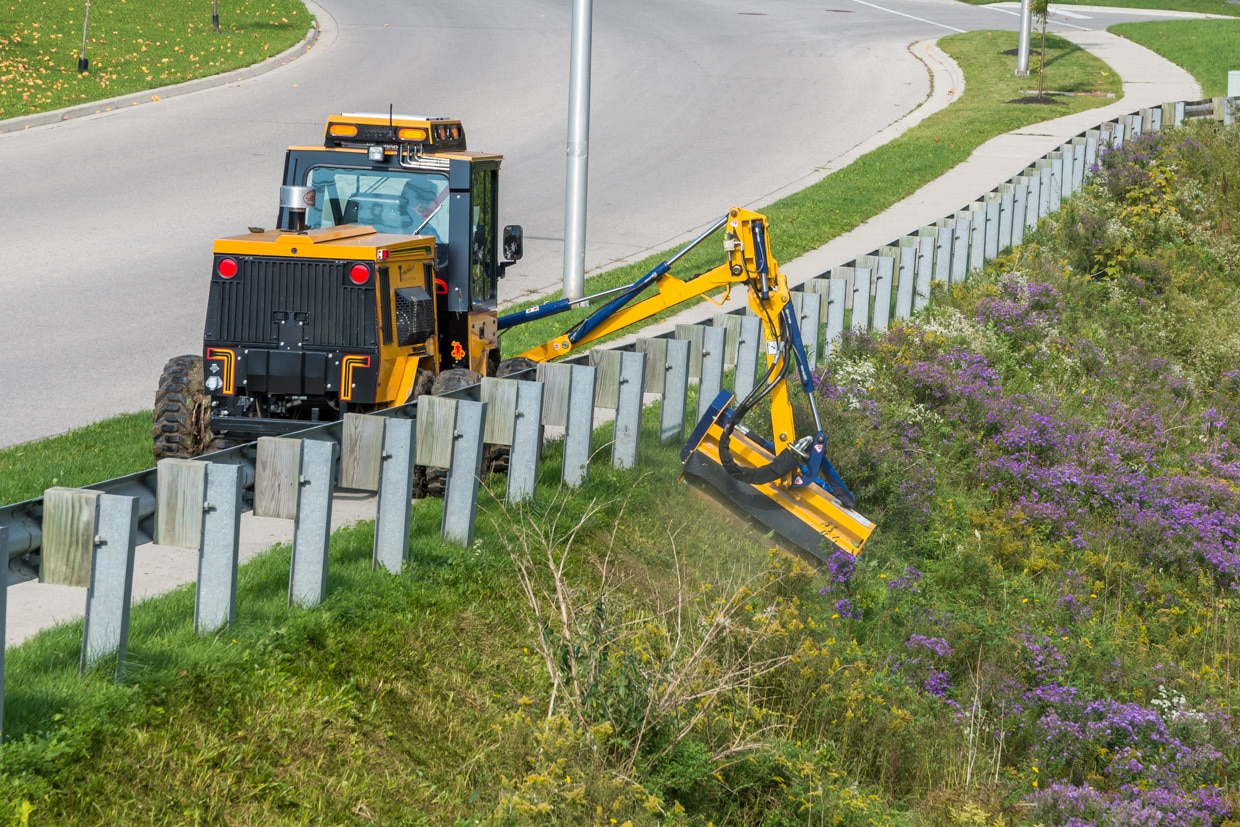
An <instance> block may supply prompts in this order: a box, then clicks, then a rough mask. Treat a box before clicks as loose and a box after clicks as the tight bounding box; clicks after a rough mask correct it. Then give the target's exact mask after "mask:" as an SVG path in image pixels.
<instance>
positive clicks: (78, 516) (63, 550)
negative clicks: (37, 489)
mask: <svg viewBox="0 0 1240 827" xmlns="http://www.w3.org/2000/svg"><path fill="white" fill-rule="evenodd" d="M98 508H99V492H98V491H87V490H85V489H82V488H61V487H56V488H49V489H47V491H45V492H43V547H42V553H41V554H40V557H39V582H41V583H52V584H55V585H58V586H79V587H86V586H89V585H90V567H91V561H92V559H93V554H94V547H95V546H94V538H95V517H96V514H97V513H98Z"/></svg>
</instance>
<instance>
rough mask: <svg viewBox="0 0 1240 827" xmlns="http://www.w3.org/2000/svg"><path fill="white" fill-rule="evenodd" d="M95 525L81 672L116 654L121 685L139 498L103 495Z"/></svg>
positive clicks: (117, 675) (99, 501)
mask: <svg viewBox="0 0 1240 827" xmlns="http://www.w3.org/2000/svg"><path fill="white" fill-rule="evenodd" d="M94 522H95V536H94V537H93V538H92V545H93V547H94V548H93V550H92V554H91V557H92V560H91V570H90V585H89V586H88V587H87V590H86V621H85V623H84V625H83V631H82V661H81V665H80V670H81V671H82V672H85V671H86V670H87V669H88V668H90V667H91V666H93V665H94V664H96V663H98V662H99V661H100V660H101V659H102V658H104V657H107V656H108V655H111V654H115V655H116V679H117V680H120V679H121V676H122V675H123V674H124V672H125V651H126V649H127V647H128V645H129V604H130V598H131V596H132V595H133V550H134V546H135V545H136V544H137V539H138V498H137V497H123V496H119V495H117V494H100V495H99V499H98V512H97V515H96V517H95V520H94Z"/></svg>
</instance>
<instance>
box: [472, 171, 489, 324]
mask: <svg viewBox="0 0 1240 827" xmlns="http://www.w3.org/2000/svg"><path fill="white" fill-rule="evenodd" d="M495 179H496V170H494V169H475V170H474V171H473V187H472V189H473V212H472V215H471V216H470V243H469V248H470V251H469V282H470V285H469V287H470V292H471V293H472V294H473V300H474V304H478V303H480V302H493V301H494V300H495V292H496V291H495V282H496V274H495V221H496V210H495V196H496V182H495Z"/></svg>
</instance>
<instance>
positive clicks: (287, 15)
mask: <svg viewBox="0 0 1240 827" xmlns="http://www.w3.org/2000/svg"><path fill="white" fill-rule="evenodd" d="M218 8H219V18H220V30H219V31H218V32H216V31H215V30H214V28H213V26H212V21H211V4H210V3H207V2H198V3H164V2H158V0H115V2H114V1H113V0H109V2H106V3H95V4H93V5H92V6H91V9H90V19H89V25H87V26H86V57H87V59H88V60H89V61H90V65H89V69H88V71H86V72H81V73H79V72H78V57H79V56H80V54H81V49H82V29H83V24H84V23H85V22H86V20H85V17H86V6H85V4H84V3H83V2H82V0H3V2H0V119H4V118H16V117H19V116H21V115H32V114H35V113H38V112H48V111H51V110H54V109H61V108H64V107H66V106H74V105H78V104H83V103H89V102H91V101H99V100H105V99H107V98H112V97H116V96H118V95H127V94H130V93H133V92H142V91H145V90H148V89H157V88H159V87H161V86H168V85H171V84H175V83H181V82H183V81H187V80H194V79H195V78H201V77H206V76H207V75H215V74H219V73H222V72H228V71H231V70H233V69H241V68H244V67H246V66H251V65H253V64H255V63H259V62H261V61H263V60H265V59H266V58H268V57H271V56H272V55H276V54H279V53H280V52H282V51H284V50H285V49H287V48H289V47H290V46H292V45H293V44H295V43H297V42H298V41H299V40H301V38H302V37H304V36H305V34H306V31H307V30H308V29H309V28H310V26H311V25H312V23H313V20H312V18H311V16H310V13H309V12H308V11H307V10H306V7H305V6H304V5H303V4H302V3H301V2H300V0H222V1H221V2H220V3H219V6H218Z"/></svg>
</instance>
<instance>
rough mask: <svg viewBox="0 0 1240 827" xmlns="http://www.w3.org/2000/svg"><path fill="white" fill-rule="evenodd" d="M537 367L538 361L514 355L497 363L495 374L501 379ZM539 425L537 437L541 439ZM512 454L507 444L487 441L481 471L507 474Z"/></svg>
mask: <svg viewBox="0 0 1240 827" xmlns="http://www.w3.org/2000/svg"><path fill="white" fill-rule="evenodd" d="M535 367H538V363H537V362H535V361H534V360H533V359H526V358H525V357H524V356H514V357H513V358H511V359H505V360H504V361H502V362H500V363H499V368H498V369H497V370H496V371H495V376H496V378H498V379H502V378H504V377H506V376H511V375H513V374H514V373H520V372H521V371H523V370H528V369H530V368H535ZM541 427H542V426H541V425H540V426H539V435H538V438H539V440H540V441H541V440H542V430H541ZM511 454H512V449H511V448H509V447H508V446H507V445H493V444H491V443H489V442H488V443H487V444H486V446H485V448H484V449H483V454H482V472H483V473H484V474H507V473H508V460H509V458H510V456H511Z"/></svg>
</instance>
